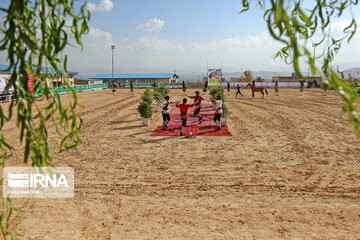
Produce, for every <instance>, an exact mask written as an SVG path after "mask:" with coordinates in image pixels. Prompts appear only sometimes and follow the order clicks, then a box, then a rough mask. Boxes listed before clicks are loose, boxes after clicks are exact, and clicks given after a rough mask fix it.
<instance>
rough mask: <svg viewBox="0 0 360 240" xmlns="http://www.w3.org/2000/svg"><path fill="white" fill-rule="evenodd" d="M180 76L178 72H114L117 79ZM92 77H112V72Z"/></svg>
mask: <svg viewBox="0 0 360 240" xmlns="http://www.w3.org/2000/svg"><path fill="white" fill-rule="evenodd" d="M174 76H175V77H177V78H179V77H178V76H177V75H176V74H114V78H117V79H119V78H120V79H140V78H146V79H152V78H153V79H157V78H172V77H174ZM91 79H112V74H98V75H96V76H93V77H91Z"/></svg>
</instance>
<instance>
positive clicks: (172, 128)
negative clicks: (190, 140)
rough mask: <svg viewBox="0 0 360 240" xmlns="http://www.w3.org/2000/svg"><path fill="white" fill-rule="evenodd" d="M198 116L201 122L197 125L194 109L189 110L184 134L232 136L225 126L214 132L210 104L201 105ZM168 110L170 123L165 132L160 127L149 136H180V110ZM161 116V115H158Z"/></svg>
mask: <svg viewBox="0 0 360 240" xmlns="http://www.w3.org/2000/svg"><path fill="white" fill-rule="evenodd" d="M201 106H202V108H201V111H200V115H202V116H203V122H202V123H201V124H200V125H199V124H198V122H199V119H198V118H197V117H195V116H194V110H195V108H190V109H189V111H188V120H187V124H186V128H185V130H184V134H185V135H187V134H189V133H190V132H191V131H192V132H193V134H194V135H196V136H232V135H231V133H230V132H229V130H228V127H227V126H222V127H221V130H218V131H215V127H216V124H215V122H214V120H213V118H214V113H215V111H214V110H213V109H212V105H210V104H202V105H201ZM172 107H173V108H172V109H171V110H170V117H171V121H170V122H169V124H168V127H169V128H168V129H167V130H162V127H163V126H162V125H161V126H158V127H157V128H156V129H155V131H154V132H153V133H152V134H151V136H180V126H181V120H180V110H179V108H175V106H172ZM160 114H161V113H160Z"/></svg>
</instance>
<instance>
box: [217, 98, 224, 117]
mask: <svg viewBox="0 0 360 240" xmlns="http://www.w3.org/2000/svg"><path fill="white" fill-rule="evenodd" d="M216 110H217V113H218V114H222V113H223V110H222V100H216Z"/></svg>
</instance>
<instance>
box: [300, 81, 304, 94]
mask: <svg viewBox="0 0 360 240" xmlns="http://www.w3.org/2000/svg"><path fill="white" fill-rule="evenodd" d="M304 82H305V81H300V92H303V91H304Z"/></svg>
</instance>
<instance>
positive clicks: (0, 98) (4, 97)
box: [0, 83, 108, 103]
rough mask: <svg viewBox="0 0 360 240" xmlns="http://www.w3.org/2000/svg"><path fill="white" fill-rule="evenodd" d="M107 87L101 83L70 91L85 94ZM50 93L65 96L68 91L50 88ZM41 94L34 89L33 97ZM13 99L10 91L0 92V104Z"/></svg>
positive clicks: (40, 90)
mask: <svg viewBox="0 0 360 240" xmlns="http://www.w3.org/2000/svg"><path fill="white" fill-rule="evenodd" d="M107 86H108V85H107V83H103V84H94V85H80V86H76V87H72V89H73V90H74V91H75V92H85V91H93V90H97V89H104V88H107ZM50 91H51V92H55V91H57V92H58V93H59V94H66V93H68V92H70V89H69V88H68V87H66V88H64V87H60V88H52V89H51V90H50ZM42 94H44V89H43V88H38V89H36V91H35V96H39V95H42ZM14 98H15V93H14V92H12V91H9V92H8V93H5V92H0V103H6V102H10V101H12V100H13V99H14Z"/></svg>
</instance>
